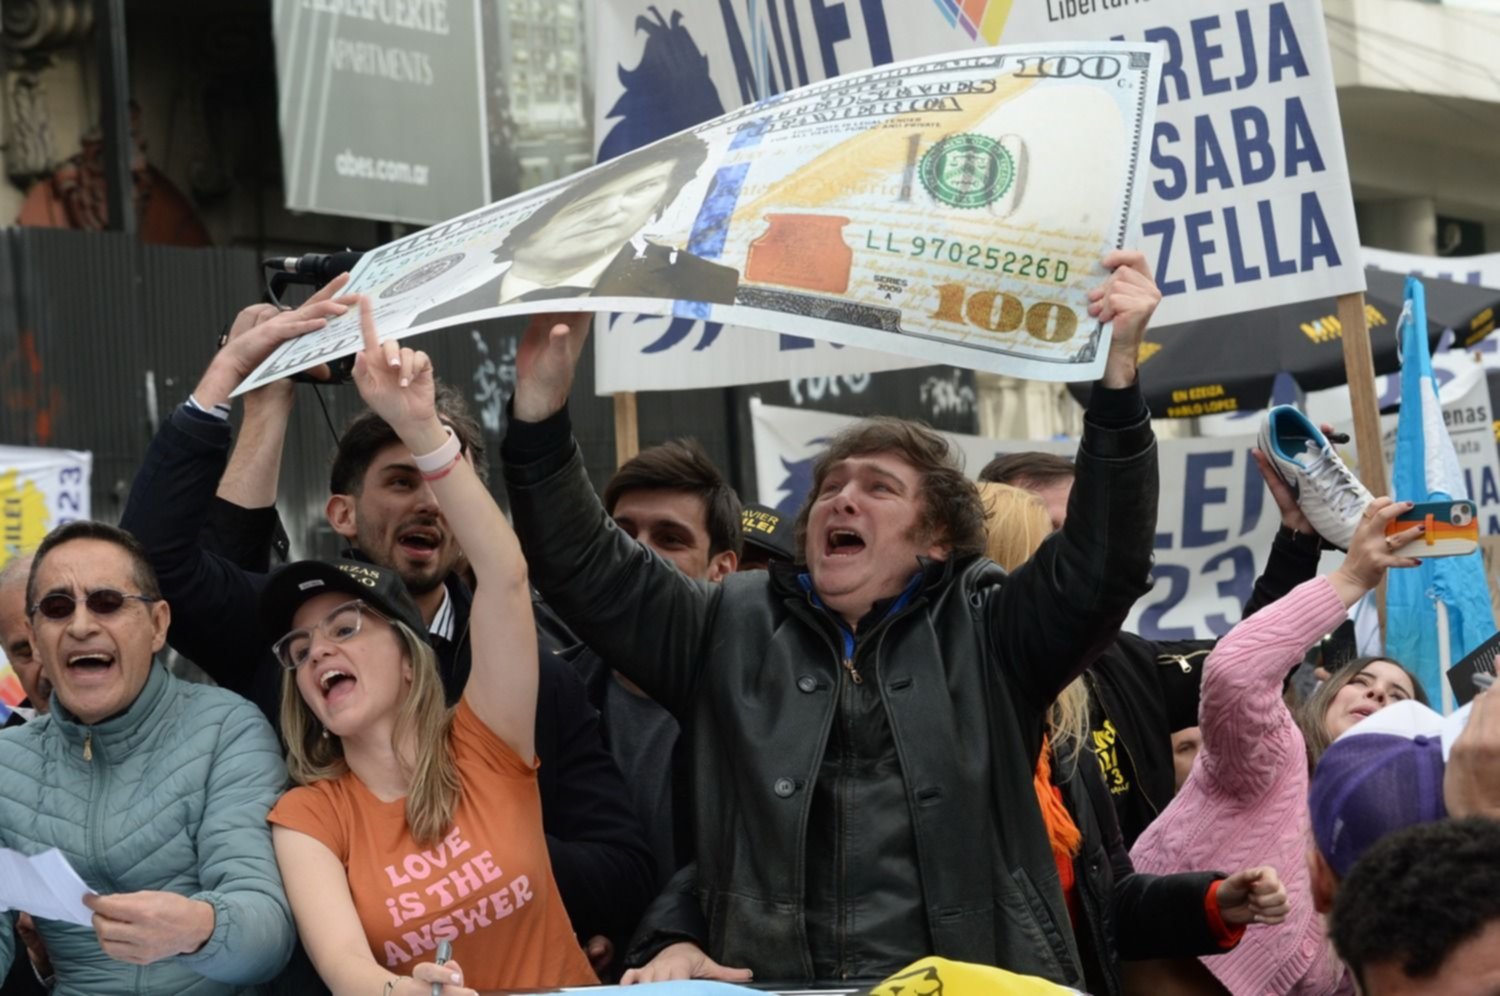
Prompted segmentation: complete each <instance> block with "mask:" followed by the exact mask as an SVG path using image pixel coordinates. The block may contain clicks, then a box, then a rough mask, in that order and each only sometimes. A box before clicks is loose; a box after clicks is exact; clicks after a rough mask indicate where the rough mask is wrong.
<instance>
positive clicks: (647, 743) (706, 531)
mask: <svg viewBox="0 0 1500 996" xmlns="http://www.w3.org/2000/svg"><path fill="white" fill-rule="evenodd" d="M604 508H605V510H606V511H607V512H608V514H609V516H610V518H611V519H613V520H614V523H615V525H617V526H619V527H620V528H621V529H622V530H624V531H625V533H626V534H627V535H628V536H630V537H631V538H632V539H634V540H635V541H636V542H637V543H639V544H641V546H643V547H645V548H646V549H648V550H650V551H652V552H653V553H655V554H657V555H658V556H659V557H661V558H662V559H663V560H665V561H667V562H668V563H670V564H671V565H672V566H674V567H676V568H677V569H678V570H679V571H681V572H682V573H683V574H684V575H686V576H687V577H690V578H693V579H695V580H699V581H722V580H723V579H724V577H725V575H728V574H733V573H734V572H735V570H736V568H737V566H738V557H739V553H740V550H741V548H742V540H741V537H740V499H739V495H737V494H735V492H734V489H733V488H731V487H730V486H729V484H728V483H727V482H726V481H725V480H724V477H723V475H721V474H720V473H719V470H718V468H717V467H715V466H714V465H713V461H711V460H710V459H709V458H708V454H707V453H705V452H704V451H703V446H702V445H701V444H700V443H699V442H698V441H697V440H696V439H674V440H671V441H669V442H665V443H662V444H661V445H659V446H651V447H648V448H646V449H644V450H641V451H640V452H639V453H637V454H636V455H635V456H633V457H631V458H630V459H629V460H626V461H625V462H624V463H623V464H621V465H620V469H619V470H617V471H615V473H614V476H613V477H611V478H610V479H609V482H608V483H607V484H606V485H605V486H604ZM569 656H571V657H573V661H574V666H575V667H577V668H578V670H579V673H580V674H581V675H582V676H583V679H584V682H585V683H586V684H587V685H588V688H589V701H591V702H592V703H593V704H594V708H596V709H598V710H599V714H600V716H601V717H602V720H603V724H604V735H605V739H606V740H607V741H608V743H609V746H610V750H611V752H613V754H614V756H615V762H616V763H617V764H619V766H620V771H621V772H622V773H623V774H624V775H625V786H626V788H627V789H628V791H629V792H630V795H631V798H632V800H633V801H634V804H635V810H636V815H637V816H639V817H640V818H641V824H642V825H643V826H644V827H645V828H646V838H647V840H648V842H649V843H650V844H651V850H652V853H653V854H655V855H656V878H657V884H658V886H661V885H665V884H666V882H667V880H668V879H669V878H670V877H671V875H672V873H673V872H674V871H676V870H677V868H678V866H679V865H681V864H683V863H685V862H686V861H687V860H688V858H689V856H690V853H691V842H690V840H689V839H688V837H689V834H688V826H689V823H688V820H689V818H690V815H691V814H690V813H689V812H688V810H689V808H690V805H691V799H690V797H689V795H688V793H687V788H688V786H687V772H686V770H685V765H686V758H685V755H684V751H683V750H682V748H681V747H680V746H679V744H680V733H681V731H680V729H679V727H678V723H677V720H675V719H673V718H672V714H671V713H669V712H667V711H666V710H665V709H663V708H662V707H661V706H659V705H657V704H656V703H655V702H653V701H652V700H651V698H650V697H649V696H647V695H646V693H645V692H643V691H641V689H640V687H639V686H638V685H636V684H635V682H633V681H631V680H630V679H629V678H627V677H625V676H624V675H623V674H621V673H620V670H619V669H618V667H615V666H613V665H612V664H611V663H610V662H606V661H604V660H603V659H601V658H600V657H599V655H598V654H596V653H593V652H592V651H591V650H589V648H587V647H584V646H579V647H576V648H575V649H574V650H573V651H572V652H570V654H569Z"/></svg>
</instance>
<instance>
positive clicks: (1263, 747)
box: [1199, 498, 1422, 792]
mask: <svg viewBox="0 0 1500 996" xmlns="http://www.w3.org/2000/svg"><path fill="white" fill-rule="evenodd" d="M1409 508H1411V503H1410V502H1393V501H1391V500H1390V499H1389V498H1377V499H1375V501H1373V502H1371V503H1370V505H1369V506H1368V507H1367V508H1366V509H1365V513H1364V518H1363V519H1362V520H1361V522H1360V524H1359V527H1358V528H1357V529H1356V530H1355V532H1354V538H1353V539H1352V540H1351V541H1350V543H1349V554H1348V556H1346V557H1345V558H1344V562H1343V564H1341V565H1340V566H1339V568H1338V569H1337V570H1335V571H1334V572H1333V573H1332V574H1329V575H1327V576H1326V577H1322V578H1314V579H1313V580H1311V581H1307V582H1304V583H1303V584H1301V585H1299V586H1298V587H1296V588H1294V589H1293V590H1292V591H1291V592H1290V593H1289V594H1288V595H1287V596H1286V597H1285V598H1282V599H1280V600H1279V601H1277V602H1275V603H1274V604H1272V605H1269V606H1267V607H1266V608H1264V609H1262V610H1261V611H1260V612H1258V613H1256V614H1255V615H1254V616H1252V617H1251V618H1249V619H1246V620H1244V621H1243V622H1241V623H1240V624H1239V625H1237V626H1235V627H1234V628H1233V629H1232V630H1230V631H1229V632H1228V633H1227V634H1225V636H1224V637H1223V638H1222V639H1221V640H1219V643H1218V646H1216V647H1215V648H1214V651H1213V653H1211V654H1209V655H1208V660H1207V662H1206V663H1205V664H1204V666H1203V692H1202V702H1201V704H1200V706H1199V726H1200V727H1202V730H1203V748H1202V750H1201V752H1200V753H1199V764H1200V766H1201V768H1202V772H1203V774H1204V775H1205V776H1206V777H1209V778H1212V779H1213V780H1214V781H1215V782H1216V783H1218V784H1220V785H1232V786H1234V787H1235V788H1236V790H1238V791H1242V792H1253V791H1257V790H1258V789H1259V788H1260V787H1262V786H1263V784H1264V783H1265V781H1266V780H1267V779H1270V778H1273V777H1275V775H1276V772H1277V770H1279V769H1278V765H1279V764H1280V763H1282V762H1284V761H1285V759H1284V758H1283V757H1282V756H1281V753H1282V752H1284V751H1286V750H1288V749H1290V744H1291V743H1292V742H1295V743H1297V744H1300V743H1301V740H1300V738H1292V739H1288V738H1287V737H1285V736H1278V735H1277V734H1278V732H1279V731H1281V730H1285V729H1289V728H1290V727H1291V726H1292V723H1293V720H1292V715H1291V713H1290V712H1289V711H1288V710H1287V708H1286V705H1285V704H1284V703H1283V702H1282V698H1281V695H1282V681H1283V680H1284V679H1285V678H1286V675H1287V672H1288V671H1290V670H1291V668H1292V666H1293V665H1295V664H1296V663H1297V661H1299V660H1300V659H1301V658H1302V655H1303V654H1305V653H1306V652H1307V648H1308V647H1310V646H1312V644H1313V643H1314V642H1315V641H1317V640H1318V639H1319V638H1320V637H1322V636H1323V635H1324V634H1325V633H1327V632H1328V631H1329V630H1331V629H1332V628H1333V627H1335V626H1337V625H1338V624H1339V623H1340V622H1342V621H1343V620H1344V618H1345V616H1346V614H1347V613H1348V610H1349V607H1350V606H1351V605H1353V604H1354V603H1355V602H1357V601H1359V600H1360V599H1361V598H1363V597H1364V596H1365V594H1366V593H1367V592H1369V591H1370V590H1371V589H1373V588H1374V587H1375V586H1376V585H1378V584H1379V583H1380V579H1381V578H1382V577H1383V576H1384V575H1385V572H1386V570H1387V569H1388V568H1391V567H1413V566H1416V564H1417V561H1416V560H1414V559H1412V558H1410V557H1401V556H1397V555H1395V554H1393V553H1392V552H1391V551H1392V550H1393V549H1398V548H1399V547H1400V546H1401V545H1403V544H1404V543H1407V542H1409V541H1411V540H1413V539H1416V538H1417V537H1418V536H1420V535H1421V533H1422V526H1421V525H1417V526H1415V527H1413V528H1412V529H1408V530H1406V531H1405V532H1402V533H1397V534H1396V535H1395V536H1393V537H1391V538H1390V542H1387V538H1386V535H1385V526H1386V523H1387V522H1389V521H1391V520H1392V519H1394V518H1395V517H1396V516H1397V515H1400V514H1401V513H1402V512H1403V511H1406V510H1407V509H1409Z"/></svg>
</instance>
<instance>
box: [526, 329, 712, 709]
mask: <svg viewBox="0 0 1500 996" xmlns="http://www.w3.org/2000/svg"><path fill="white" fill-rule="evenodd" d="M588 321H589V319H588V316H586V315H564V316H556V315H542V316H538V317H537V318H536V319H534V320H533V321H532V324H531V327H530V328H529V329H528V330H527V332H526V336H525V338H524V339H523V340H522V345H521V350H520V353H519V355H518V357H517V361H516V367H517V378H516V394H515V399H514V403H513V409H512V410H513V415H514V417H513V418H512V419H511V421H510V426H509V428H508V429H507V432H506V437H505V444H504V447H503V449H502V454H503V456H504V458H505V483H506V487H507V489H508V490H509V493H510V501H511V514H512V515H514V516H515V522H516V532H517V533H518V534H519V535H520V537H521V544H522V546H523V548H524V549H525V551H526V557H527V560H528V561H529V562H530V564H531V577H532V579H533V581H534V582H535V583H536V586H537V589H538V590H539V591H541V593H542V595H543V596H544V597H545V598H546V599H547V604H548V605H550V606H551V607H552V608H553V609H555V610H556V611H557V613H558V615H559V616H560V617H561V618H562V620H563V622H564V623H566V624H567V625H568V627H569V628H571V629H572V630H573V632H574V633H576V634H577V635H578V636H579V637H580V638H581V639H582V640H583V641H584V642H585V643H587V644H588V646H589V647H590V648H591V649H592V650H594V651H595V652H596V653H598V654H599V655H600V656H601V657H603V658H604V659H605V660H606V661H608V662H609V663H610V664H611V666H613V667H615V668H616V669H617V670H619V671H621V672H622V673H623V674H625V675H626V677H628V678H630V679H631V680H632V681H634V682H635V683H636V684H638V685H640V686H641V688H642V689H644V690H645V692H646V694H648V695H650V696H651V698H652V699H654V700H656V701H657V702H659V703H661V705H662V706H664V707H665V708H666V709H668V710H670V711H672V712H673V713H675V714H677V715H678V716H679V717H681V716H682V715H683V711H684V710H685V708H686V706H687V703H688V702H689V701H690V699H691V697H692V694H693V688H694V686H695V684H696V681H697V676H698V674H699V673H700V672H701V669H702V668H704V667H705V666H711V664H712V656H711V655H710V654H708V653H706V652H705V649H704V647H703V640H704V639H705V635H706V634H707V632H708V628H709V620H710V617H711V613H712V612H713V611H714V610H715V608H716V606H717V605H718V604H719V601H720V597H721V594H722V590H723V587H724V586H723V585H711V584H707V583H705V582H701V581H693V580H690V579H689V578H687V577H686V576H685V575H683V573H682V572H681V571H679V570H677V569H676V568H675V567H673V566H671V565H670V564H668V563H667V562H666V561H665V560H663V559H662V558H661V557H659V556H657V555H656V554H654V553H652V552H651V551H649V550H647V549H646V548H645V547H644V546H642V545H641V544H639V543H637V542H636V541H635V540H633V539H631V538H630V537H629V536H627V535H626V534H625V533H624V532H623V531H622V530H620V529H619V528H618V527H616V526H615V524H614V522H613V521H611V520H610V518H609V516H608V515H607V514H605V511H604V506H603V505H602V504H601V503H600V501H599V497H598V495H596V494H595V493H594V489H593V486H592V485H591V484H590V483H589V480H588V475H587V474H586V473H585V472H584V467H583V458H582V454H581V453H580V452H579V449H578V445H577V443H576V442H575V441H574V440H573V436H572V428H571V426H570V424H569V422H568V413H567V408H566V404H567V399H568V392H569V390H570V389H571V387H572V383H573V372H574V368H575V366H576V364H577V362H578V356H579V354H580V353H581V352H582V350H583V345H584V342H585V341H586V338H587V334H588ZM727 580H728V581H729V582H732V581H733V580H734V579H733V578H730V579H727Z"/></svg>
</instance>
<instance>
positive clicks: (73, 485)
mask: <svg viewBox="0 0 1500 996" xmlns="http://www.w3.org/2000/svg"><path fill="white" fill-rule="evenodd" d="M93 465H94V456H93V454H92V453H86V452H83V451H80V450H51V449H42V448H41V447H36V446H0V567H4V566H5V565H6V564H7V563H8V562H9V561H10V559H11V558H12V557H16V556H20V555H22V554H26V553H30V552H31V551H33V550H35V549H36V548H37V545H38V544H40V543H41V542H42V538H43V537H45V536H46V535H47V534H48V533H49V532H51V531H52V530H53V529H56V528H57V527H58V526H60V525H62V524H63V523H65V522H72V521H73V520H74V519H87V518H89V477H90V475H91V473H92V471H93Z"/></svg>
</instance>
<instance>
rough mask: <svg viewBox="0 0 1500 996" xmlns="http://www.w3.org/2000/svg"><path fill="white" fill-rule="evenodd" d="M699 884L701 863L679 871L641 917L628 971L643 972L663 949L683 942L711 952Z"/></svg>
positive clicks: (629, 950)
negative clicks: (698, 892)
mask: <svg viewBox="0 0 1500 996" xmlns="http://www.w3.org/2000/svg"><path fill="white" fill-rule="evenodd" d="M697 881H698V862H696V861H692V862H689V863H688V864H685V865H683V866H682V867H681V868H679V869H677V874H675V875H673V876H672V879H671V881H669V882H668V883H667V887H666V888H665V889H663V890H662V893H661V895H659V896H657V897H656V898H655V899H653V900H652V901H651V905H650V906H648V907H647V908H646V914H645V915H644V916H643V917H641V925H640V926H639V927H637V928H636V932H635V936H634V937H633V938H631V940H630V947H629V948H627V949H626V951H625V967H626V968H640V967H641V966H643V965H645V964H646V963H647V962H649V961H650V960H651V959H652V958H655V957H656V956H657V955H659V954H661V952H662V950H663V949H665V948H667V947H670V946H671V945H673V944H680V943H682V942H683V941H688V942H691V943H693V944H696V945H698V947H700V948H702V949H703V950H705V951H707V950H708V919H707V918H706V917H704V915H703V905H702V904H701V903H699V902H698V896H697V893H696V892H695V889H694V887H695V886H696V884H697ZM731 967H736V966H731Z"/></svg>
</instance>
